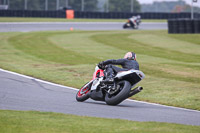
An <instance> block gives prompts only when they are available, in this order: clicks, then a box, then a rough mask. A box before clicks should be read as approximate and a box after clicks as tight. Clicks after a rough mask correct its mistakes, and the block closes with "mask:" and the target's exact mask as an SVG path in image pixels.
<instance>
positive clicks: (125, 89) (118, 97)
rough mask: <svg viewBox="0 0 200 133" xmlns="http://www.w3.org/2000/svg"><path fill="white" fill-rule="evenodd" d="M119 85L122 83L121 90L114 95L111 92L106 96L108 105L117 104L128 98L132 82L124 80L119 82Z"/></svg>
mask: <svg viewBox="0 0 200 133" xmlns="http://www.w3.org/2000/svg"><path fill="white" fill-rule="evenodd" d="M117 85H120V89H119V92H118V93H117V94H114V95H110V94H109V93H106V96H105V102H106V104H108V105H117V104H119V103H121V102H122V101H123V100H125V99H126V98H128V96H129V93H130V90H131V84H130V82H128V81H126V80H123V81H120V82H118V83H117Z"/></svg>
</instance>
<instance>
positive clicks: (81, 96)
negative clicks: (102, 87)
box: [76, 82, 92, 102]
mask: <svg viewBox="0 0 200 133" xmlns="http://www.w3.org/2000/svg"><path fill="white" fill-rule="evenodd" d="M91 85H92V82H91V83H89V82H88V83H86V84H85V85H84V86H83V87H81V89H80V90H79V91H78V92H77V94H76V100H77V101H78V102H83V101H85V100H87V99H88V98H89V95H88V94H89V92H90V89H91Z"/></svg>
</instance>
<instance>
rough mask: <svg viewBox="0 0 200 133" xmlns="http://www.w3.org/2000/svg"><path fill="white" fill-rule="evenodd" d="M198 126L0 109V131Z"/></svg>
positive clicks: (141, 132) (173, 130) (187, 132)
mask: <svg viewBox="0 0 200 133" xmlns="http://www.w3.org/2000/svg"><path fill="white" fill-rule="evenodd" d="M199 130H200V126H187V125H181V124H168V123H157V122H134V121H127V120H120V119H103V118H92V117H80V116H74V115H64V114H58V113H48V112H33V111H31V112H30V111H29V112H25V111H4V110H0V132H1V133H12V132H14V133H58V132H59V133H80V132H81V133H133V132H137V133H146V132H148V133H161V132H162V133H198V132H199Z"/></svg>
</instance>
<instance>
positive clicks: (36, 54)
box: [0, 31, 200, 110]
mask: <svg viewBox="0 0 200 133" xmlns="http://www.w3.org/2000/svg"><path fill="white" fill-rule="evenodd" d="M198 38H200V34H195V35H191V34H187V35H186V34H184V35H183V34H179V35H174V34H173V35H171V34H167V31H65V32H64V31H57V32H29V33H19V32H18V33H17V32H16V33H0V40H1V42H0V67H1V68H4V69H7V70H11V71H15V72H18V73H22V74H25V75H30V76H33V77H36V78H40V79H44V80H48V81H51V82H55V83H59V84H63V85H67V86H72V87H77V88H80V87H81V86H82V85H83V84H84V83H85V82H87V81H89V80H90V79H91V77H92V74H93V71H94V68H95V65H96V64H97V63H98V62H100V61H102V60H106V59H118V58H122V57H123V55H124V54H125V53H126V52H127V51H134V52H136V53H137V60H138V62H139V64H140V70H141V71H143V72H144V73H145V75H146V78H145V79H144V80H143V81H141V82H140V83H139V84H138V85H140V86H143V87H144V90H143V92H141V93H139V94H137V95H135V96H133V97H132V99H137V100H142V101H148V102H153V103H161V104H165V105H171V106H178V107H184V108H190V109H196V110H200V76H199V75H200V52H199V51H200V40H199V39H198Z"/></svg>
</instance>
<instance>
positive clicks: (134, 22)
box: [128, 16, 138, 28]
mask: <svg viewBox="0 0 200 133" xmlns="http://www.w3.org/2000/svg"><path fill="white" fill-rule="evenodd" d="M128 20H129V22H130V25H131V26H132V27H133V28H138V23H137V21H138V18H137V16H132V17H131V18H129V19H128Z"/></svg>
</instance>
